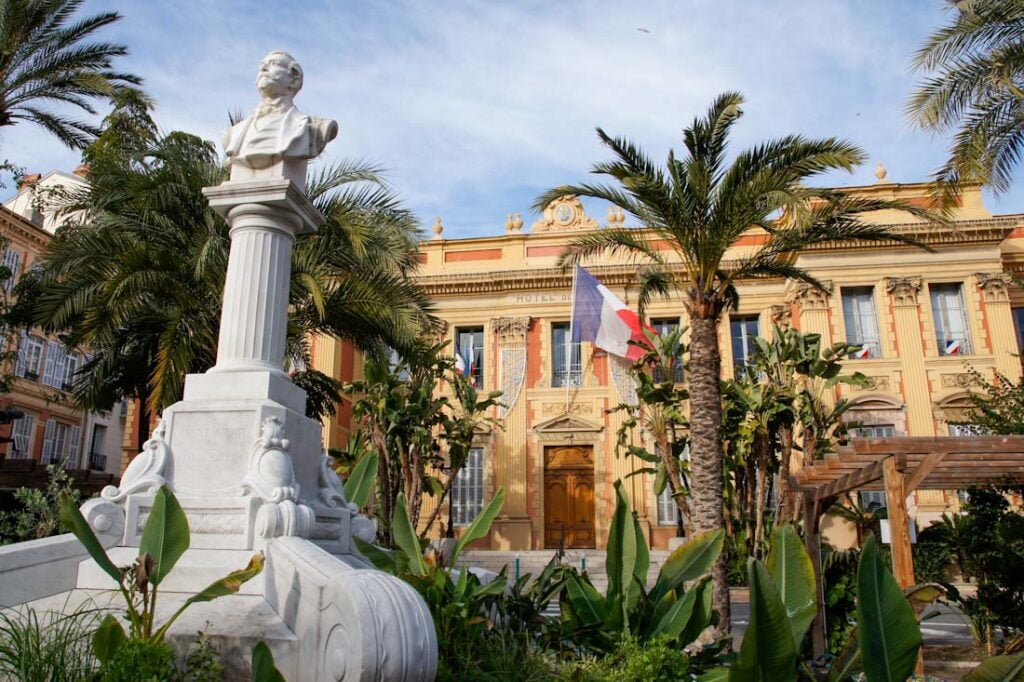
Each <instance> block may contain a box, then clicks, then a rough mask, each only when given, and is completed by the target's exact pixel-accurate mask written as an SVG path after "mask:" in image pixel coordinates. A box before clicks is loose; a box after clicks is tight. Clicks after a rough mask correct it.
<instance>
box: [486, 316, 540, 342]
mask: <svg viewBox="0 0 1024 682" xmlns="http://www.w3.org/2000/svg"><path fill="white" fill-rule="evenodd" d="M529 328H530V318H529V316H526V315H523V316H520V317H492V318H491V329H493V330H494V334H495V335H496V336H497V338H498V345H500V346H509V345H513V344H525V343H526V332H527V330H528V329H529Z"/></svg>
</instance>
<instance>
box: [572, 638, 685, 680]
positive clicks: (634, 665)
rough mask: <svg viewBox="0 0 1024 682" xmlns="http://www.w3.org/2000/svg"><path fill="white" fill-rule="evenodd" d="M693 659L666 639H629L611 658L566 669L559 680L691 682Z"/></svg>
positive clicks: (578, 663) (594, 659)
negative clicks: (688, 680) (680, 681)
mask: <svg viewBox="0 0 1024 682" xmlns="http://www.w3.org/2000/svg"><path fill="white" fill-rule="evenodd" d="M689 671H690V657H689V656H687V655H686V653H684V652H683V651H682V650H681V649H679V648H678V647H676V646H675V643H674V642H672V641H671V638H669V637H668V636H666V635H660V636H657V637H653V638H651V639H648V640H641V639H639V638H637V637H634V636H632V635H626V636H624V637H623V638H622V639H621V640H619V641H618V642H617V643H616V645H615V648H614V649H613V650H612V652H611V653H609V654H608V655H607V656H601V657H595V658H589V659H584V660H583V661H579V662H573V663H571V664H567V665H564V666H563V667H562V670H560V674H559V678H560V679H563V680H572V681H573V682H619V681H620V680H644V682H648V681H649V682H675V681H676V680H682V679H688V677H689Z"/></svg>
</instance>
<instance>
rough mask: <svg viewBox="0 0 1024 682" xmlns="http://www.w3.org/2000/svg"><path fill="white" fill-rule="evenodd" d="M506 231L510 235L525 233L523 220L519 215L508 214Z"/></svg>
mask: <svg viewBox="0 0 1024 682" xmlns="http://www.w3.org/2000/svg"><path fill="white" fill-rule="evenodd" d="M505 231H506V232H508V233H509V234H518V233H519V232H522V231H523V219H522V218H520V217H519V214H518V213H509V214H508V220H506V221H505Z"/></svg>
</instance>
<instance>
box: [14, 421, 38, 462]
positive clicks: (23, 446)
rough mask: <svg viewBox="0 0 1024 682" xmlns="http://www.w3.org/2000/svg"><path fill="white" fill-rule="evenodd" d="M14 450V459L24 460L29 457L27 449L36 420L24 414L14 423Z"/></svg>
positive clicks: (30, 444) (29, 453) (30, 443)
mask: <svg viewBox="0 0 1024 682" xmlns="http://www.w3.org/2000/svg"><path fill="white" fill-rule="evenodd" d="M14 424H15V427H14V449H15V450H17V453H15V457H18V458H21V459H24V458H26V457H29V456H31V454H32V453H31V452H29V448H30V447H31V446H32V432H33V431H34V429H35V426H36V418H35V417H34V416H33V415H31V414H26V415H25V416H24V417H22V418H21V419H18V420H17V421H15V422H14Z"/></svg>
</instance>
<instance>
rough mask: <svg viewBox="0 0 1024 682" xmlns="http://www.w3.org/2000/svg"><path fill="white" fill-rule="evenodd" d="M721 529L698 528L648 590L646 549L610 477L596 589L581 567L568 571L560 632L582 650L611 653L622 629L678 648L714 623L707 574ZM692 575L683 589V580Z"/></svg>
mask: <svg viewBox="0 0 1024 682" xmlns="http://www.w3.org/2000/svg"><path fill="white" fill-rule="evenodd" d="M723 538H724V533H723V532H722V531H720V530H717V531H709V532H707V533H701V534H699V535H696V536H694V537H692V538H691V539H690V540H689V541H688V542H686V543H685V544H684V545H682V546H681V547H679V548H678V549H676V550H675V551H674V552H672V554H670V555H669V557H668V558H667V559H666V560H665V563H664V564H663V565H662V567H661V570H660V571H659V572H658V578H657V581H656V582H655V584H654V586H653V587H652V588H651V590H650V592H648V591H647V589H646V585H647V571H648V568H649V566H650V555H649V552H648V549H647V543H646V541H645V539H644V536H643V533H642V532H641V529H640V524H639V522H638V521H637V519H636V516H635V514H633V513H632V512H631V511H630V509H629V502H628V501H627V500H626V496H625V494H624V493H623V490H622V483H621V481H616V482H615V512H614V513H613V514H612V521H611V528H610V530H609V533H608V543H607V555H606V562H605V565H606V567H607V573H608V588H607V590H606V593H605V594H604V595H601V594H600V593H599V592H598V591H597V589H595V588H594V585H593V583H591V581H590V578H589V577H588V576H587V575H586V574H582V575H580V574H575V573H574V574H573V575H570V576H569V577H568V578H567V580H566V582H565V586H564V587H563V589H562V593H561V597H560V601H561V606H562V626H563V635H564V636H565V637H566V638H568V639H570V640H571V641H573V642H574V643H575V644H576V645H577V646H579V647H580V648H581V649H583V650H588V651H595V652H610V651H612V650H613V649H614V648H615V646H616V644H617V642H618V641H619V640H620V639H621V638H622V637H625V636H627V635H631V636H634V637H637V638H639V639H640V640H641V641H647V640H649V639H650V638H653V637H659V636H662V637H664V638H666V640H667V641H670V642H672V643H673V644H674V645H676V646H679V647H680V648H682V647H683V646H685V645H686V644H689V643H690V642H692V641H693V640H694V639H696V637H697V636H698V635H699V634H700V633H701V631H703V630H704V628H706V627H707V626H708V625H711V624H713V622H714V613H713V611H712V609H711V585H710V582H709V579H708V577H707V574H708V573H709V572H710V571H711V567H712V566H713V565H714V563H715V561H716V560H717V559H718V556H719V555H720V554H721V552H722V543H723ZM690 581H696V583H695V584H693V585H691V586H690V587H689V589H686V587H685V584H686V583H688V582H690Z"/></svg>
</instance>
